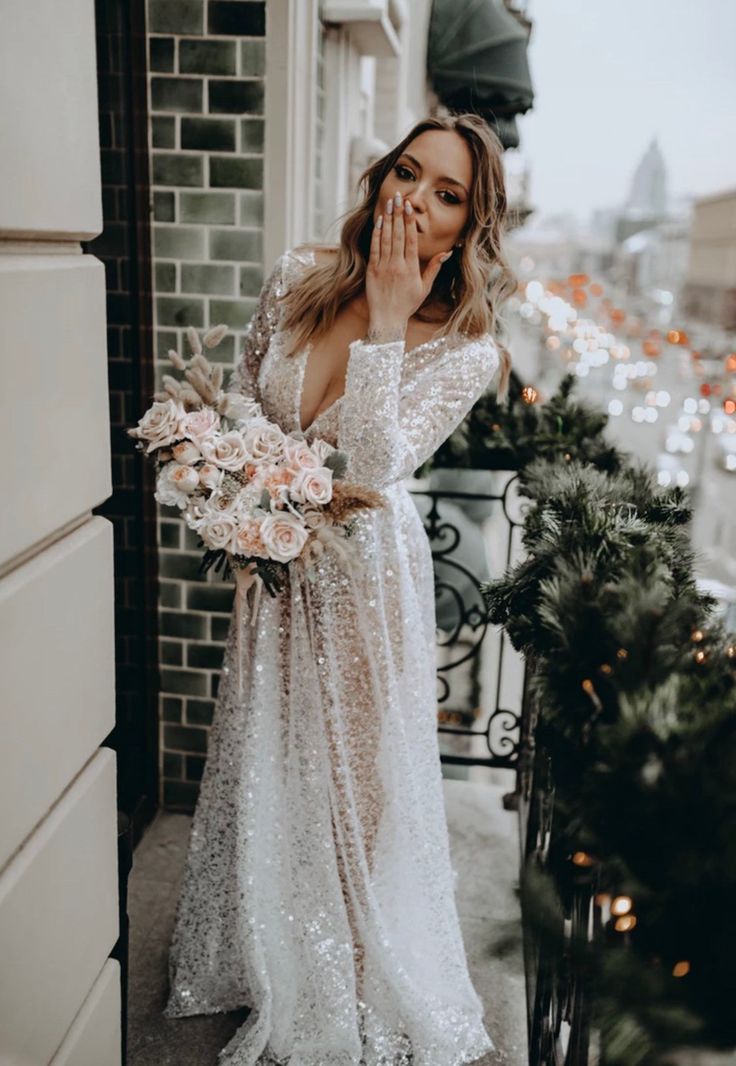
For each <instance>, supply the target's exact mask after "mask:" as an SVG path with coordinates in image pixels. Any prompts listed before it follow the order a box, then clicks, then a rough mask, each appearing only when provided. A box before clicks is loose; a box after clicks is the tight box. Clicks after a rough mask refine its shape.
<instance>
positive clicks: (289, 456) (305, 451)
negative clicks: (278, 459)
mask: <svg viewBox="0 0 736 1066" xmlns="http://www.w3.org/2000/svg"><path fill="white" fill-rule="evenodd" d="M284 459H285V461H286V463H287V464H288V466H290V467H291V468H292V470H314V469H315V467H318V466H320V465H321V463H320V460H319V459H318V458H317V456H316V455H315V454H314V452H313V451H312V449H311V448H310V446H309V445H308V444H307V443H306V442H305V441H303V440H294V439H291V440H286V441H285V442H284Z"/></svg>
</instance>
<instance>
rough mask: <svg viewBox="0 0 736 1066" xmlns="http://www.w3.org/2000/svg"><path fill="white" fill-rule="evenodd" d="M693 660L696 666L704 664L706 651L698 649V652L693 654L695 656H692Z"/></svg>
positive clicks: (706, 656)
mask: <svg viewBox="0 0 736 1066" xmlns="http://www.w3.org/2000/svg"><path fill="white" fill-rule="evenodd" d="M693 658H694V659H695V662H696V663H698V664H700V663H704V662H705V661H706V659H707V658H708V653H707V652H706V651H703V649H702V648H700V649H699V650H698V651H696V652H695V655H694V656H693Z"/></svg>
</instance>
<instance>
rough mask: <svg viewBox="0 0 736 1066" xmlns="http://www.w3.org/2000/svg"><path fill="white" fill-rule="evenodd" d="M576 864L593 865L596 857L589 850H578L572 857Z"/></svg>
mask: <svg viewBox="0 0 736 1066" xmlns="http://www.w3.org/2000/svg"><path fill="white" fill-rule="evenodd" d="M572 862H573V865H574V866H593V865H594V863H595V859H594V858H593V857H592V856H591V855H588V853H587V851H576V852H575V854H574V855H573V857H572Z"/></svg>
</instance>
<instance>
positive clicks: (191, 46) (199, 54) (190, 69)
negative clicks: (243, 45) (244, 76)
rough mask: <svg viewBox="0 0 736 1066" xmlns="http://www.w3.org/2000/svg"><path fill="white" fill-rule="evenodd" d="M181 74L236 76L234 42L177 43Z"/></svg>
mask: <svg viewBox="0 0 736 1066" xmlns="http://www.w3.org/2000/svg"><path fill="white" fill-rule="evenodd" d="M179 72H180V73H181V74H236V73H237V54H236V44H235V41H179Z"/></svg>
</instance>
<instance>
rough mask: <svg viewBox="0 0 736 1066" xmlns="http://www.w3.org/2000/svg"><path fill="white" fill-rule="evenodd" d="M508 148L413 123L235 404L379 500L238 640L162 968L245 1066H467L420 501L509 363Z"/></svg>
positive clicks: (232, 643)
mask: <svg viewBox="0 0 736 1066" xmlns="http://www.w3.org/2000/svg"><path fill="white" fill-rule="evenodd" d="M501 152H502V149H501V146H500V143H499V142H498V140H497V138H496V137H495V135H493V134H492V132H491V131H490V130H489V129H488V128H487V126H486V125H485V123H484V122H483V121H482V120H481V119H479V118H477V117H476V116H473V115H456V116H450V117H447V118H441V119H440V118H432V119H428V120H425V121H423V122H420V123H418V124H417V125H416V126H415V127H414V128H413V130H412V131H411V132H410V133H409V134H408V136H407V137H405V138H404V139H403V140H402V141H401V143H400V144H399V145H397V147H396V148H394V149H393V150H392V151H391V152H389V153H388V154H387V155H386V156H385V157H383V158H382V159H380V160H379V161H378V162H376V163H374V164H373V165H372V166H370V167H369V168H368V170H367V171H366V172H365V173H364V175H363V177H362V179H361V184H362V185H363V188H364V191H365V196H364V200H363V202H362V203H361V205H360V206H359V207H357V208H356V209H355V210H354V211H352V213H350V214H349V215H348V217H347V219H346V220H345V223H344V226H343V229H342V235H341V242H340V245H339V247H338V248H336V249H334V250H329V249H313V248H308V247H303V248H299V249H295V250H291V251H288V252H286V253H285V254H284V255H282V256H281V257H280V258H279V260H278V262H277V264H276V266H275V268H274V270H273V271H272V272H271V274H270V276H269V277H268V279H267V281H266V283H265V284H264V287H263V290H262V293H261V296H260V300H259V304H258V308H257V311H256V313H255V315H254V317H253V320H252V321H251V323H250V325H249V327H248V331H247V334H246V343H245V350H244V352H243V356H242V359H241V361H240V363H239V365H238V367H237V368H236V371H235V373H234V375H233V379H232V381H231V388H240V389H242V390H243V391H244V392H246V393H248V394H249V395H252V396H255V397H256V399H258V400H259V402H260V403H261V404H262V406H263V410H264V413H265V414H266V415H267V416H268V417H269V418H271V419H273V420H274V421H276V422H277V423H278V424H279V425H280V426H281V427H282V429H284V430H285V431H287V432H289V433H292V434H296V435H299V434H300V433H301V434H303V435H304V437H305V438H306V439H307V440H308V441H312V440H314V439H315V438H317V437H321V438H323V439H325V440H327V441H328V442H329V443H331V444H332V445H334V446H338V447H339V448H340V449H341V450H344V451H345V452H346V453H347V456H348V463H347V469H346V472H345V477H346V479H347V480H349V481H352V482H355V483H359V484H361V485H364V486H368V487H370V488H372V489H377V490H379V491H380V492H381V493H382V495H383V500H384V506H381V507H378V508H375V509H372V510H368V511H362V512H360V513H359V517H358V520H357V526H356V531H355V532H354V533H353V535H352V536H351V538H350V539H349V541H348V542H346V550H347V552H349V555H350V559H349V562H348V563H346V562H345V560H344V558H338V557H337V556H334V555H333V554H332V553H331V552H330V551H328V550H327V551H325V552H324V553H323V555H322V556H321V557H320V559H319V565H317V566H316V567H315V568H314V569H313V571H312V573H311V574H309V573H305V571H304V570H303V569H301V570H300V569H297V568H293V569H292V570H291V573H290V578H289V581H288V583H287V585H286V587H285V588H284V589H283V590H282V591H281V592H280V593H279V594H278V595H277V596H276V597H274V598H271V597H269V596H267V595H266V596H263V597H262V598H261V603H260V607H259V613H258V617H257V623H256V625H254V626H251V625H245V626H244V627H243V629H246V630H247V632H241V638H242V641H243V659H242V661H241V663H240V666H241V668H242V673H243V685H244V688H243V690H242V691H243V695H242V698H240V699H238V696H237V687H236V685H235V680H236V675H237V666H238V663H237V661H236V658H235V655H236V631H235V618H234V617H233V619H232V620H231V624H230V631H229V635H228V640H227V645H226V652H225V660H224V663H223V670H222V676H221V680H220V687H219V692H218V700H217V706H216V708H215V714H214V720H213V723H212V729H211V733H210V740H209V751H208V760H207V765H206V769H205V773H204V777H203V780H202V785H201V792H200V796H199V800H198V804H197V808H196V811H195V814H194V819H193V825H192V833H191V839H190V844H189V853H188V857H187V865H186V871H185V878H184V884H183V889H182V892H181V896H180V899H179V906H178V909H177V917H176V927H175V930H174V936H173V940H172V945H171V953H170V980H171V992H170V996H169V1000H168V1003H167V1005H166V1008H165V1014H166V1015H167V1016H168V1017H182V1016H185V1015H191V1014H201V1013H211V1012H215V1011H230V1010H234V1009H235V1008H237V1007H241V1006H248V1007H250V1008H251V1010H250V1014H249V1015H248V1018H247V1020H246V1022H245V1023H244V1024H243V1026H242V1027H241V1028H240V1029H239V1030H238V1032H237V1033H236V1034H235V1036H234V1037H233V1039H232V1040H231V1041H230V1042H229V1043H228V1045H227V1047H226V1048H224V1049H223V1051H222V1052H221V1053H220V1057H219V1060H218V1061H219V1062H220V1063H228V1064H231V1066H254V1064H266V1063H269V1064H270V1063H287V1062H288V1063H289V1064H290V1066H358V1064H359V1063H360V1064H365V1066H379V1064H381V1066H383V1064H385V1066H403V1064H408V1063H413V1064H415V1066H419V1064H422V1066H460V1064H462V1063H468V1062H471V1061H473V1060H475V1059H477V1058H478V1056H480V1055H482V1054H483V1053H484V1052H485V1051H487V1050H489V1049H490V1048H491V1047H492V1046H493V1045H492V1043H491V1040H490V1038H489V1036H488V1034H487V1032H486V1030H485V1028H484V1026H483V1008H482V1005H481V1002H480V1000H479V998H478V996H477V994H476V992H475V990H474V988H473V987H472V984H471V981H470V978H469V975H468V971H467V962H466V957H465V952H464V948H463V942H462V937H461V933H460V928H459V923H458V916H457V910H456V905H455V900H454V880H453V870H452V867H451V863H450V854H449V847H448V835H447V823H446V816H445V810H444V803H443V793H442V774H441V767H440V761H439V751H438V743H437V718H436V693H435V684H436V680H435V666H436V660H435V615H434V591H433V569H432V558H431V552H430V548H429V542H428V540H427V537H426V534H425V532H424V529H423V527H422V523H421V520H420V518H419V516H418V514H417V510H416V508H415V506H414V503H413V502H412V498H411V496H410V494H409V492H408V491H407V488H406V486H405V485H404V484H402V479H404V478H406V477H407V476H409V475H411V474H412V472H413V471H414V470H415V469H417V468H418V467H419V465H420V464H421V463H423V462H424V460H425V459H426V458H427V457H428V456H430V455H431V454H432V453H433V452H434V451H435V450H436V448H437V447H438V446H439V445H440V443H441V442H442V441H443V440H444V439H445V438H446V437H447V436H448V435H449V434H450V433H451V432H452V431H453V430H454V429H455V427H456V426H457V425H458V424H459V423H460V422H461V421H462V419H463V418H464V417H465V415H466V414H467V412H468V411H469V409H470V408H471V407H472V405H473V404H474V403H475V401H476V400H477V399H478V397H479V396H480V395H481V393H482V392H483V391H484V390H485V389H486V388H487V387H488V385H489V383H490V381H491V379H492V378H493V376H494V374H495V372H496V370H497V369H498V367H499V365H500V366H501V371H502V372H501V382H500V387H499V392H501V391H502V390H504V389H505V388H506V387H507V382H508V374H509V369H510V367H509V358H508V355H507V353H506V352H505V351H501V350H500V349H499V346H498V345H497V343H496V341H495V340H494V335H495V331H496V329H497V318H496V315H497V304H498V302H499V301H500V299H501V298H502V297H503V296H504V295H506V294H507V293H508V291H509V289H510V288H511V287H512V286H513V283H514V282H513V277H512V275H511V273H510V271H509V270H508V267H507V265H506V262H505V260H504V257H503V255H502V252H501V248H500V237H501V231H502V227H503V222H504V217H505V213H506V199H505V192H504V184H503V171H502V164H501Z"/></svg>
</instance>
